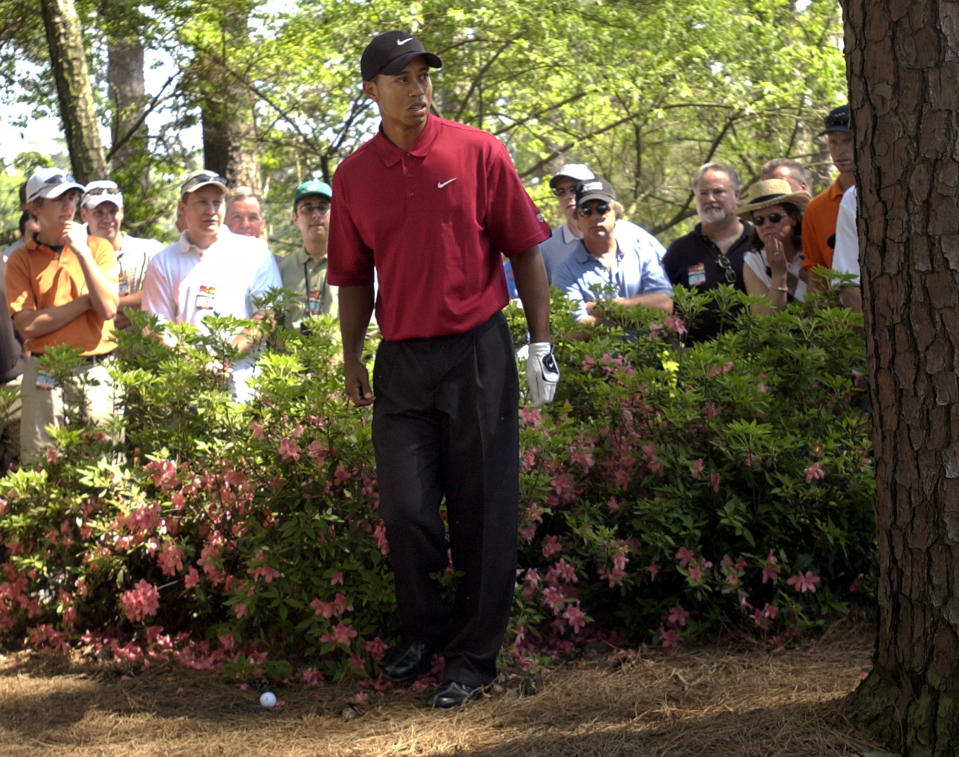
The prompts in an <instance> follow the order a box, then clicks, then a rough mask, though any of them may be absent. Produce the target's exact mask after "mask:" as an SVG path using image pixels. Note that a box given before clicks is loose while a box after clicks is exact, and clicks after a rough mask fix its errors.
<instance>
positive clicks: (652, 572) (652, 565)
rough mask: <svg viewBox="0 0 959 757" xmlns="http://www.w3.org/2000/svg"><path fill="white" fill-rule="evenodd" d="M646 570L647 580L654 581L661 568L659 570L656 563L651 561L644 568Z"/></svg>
mask: <svg viewBox="0 0 959 757" xmlns="http://www.w3.org/2000/svg"><path fill="white" fill-rule="evenodd" d="M646 570H648V571H649V580H650V581H655V580H656V576H657V575H658V574H659V571H660V570H662V568H660V567H659V565H657V564H656V561H655V560H653V561H652V562H651V563H650V564H649V565H647V566H646Z"/></svg>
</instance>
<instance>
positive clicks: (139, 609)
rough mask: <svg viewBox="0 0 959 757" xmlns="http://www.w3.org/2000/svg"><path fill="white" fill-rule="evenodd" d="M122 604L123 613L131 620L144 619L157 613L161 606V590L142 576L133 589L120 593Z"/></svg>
mask: <svg viewBox="0 0 959 757" xmlns="http://www.w3.org/2000/svg"><path fill="white" fill-rule="evenodd" d="M120 604H121V605H122V606H123V614H124V615H126V617H127V618H128V619H129V620H132V621H134V622H135V621H138V620H143V619H144V618H145V617H147V616H152V615H156V611H157V610H158V609H159V607H160V590H159V589H157V587H156V586H154V585H153V584H151V583H148V582H147V581H145V580H144V579H142V578H141V579H140V581H139V583H137V585H136V586H135V587H134V588H133V589H130V590H129V591H125V592H123V593H122V594H121V595H120Z"/></svg>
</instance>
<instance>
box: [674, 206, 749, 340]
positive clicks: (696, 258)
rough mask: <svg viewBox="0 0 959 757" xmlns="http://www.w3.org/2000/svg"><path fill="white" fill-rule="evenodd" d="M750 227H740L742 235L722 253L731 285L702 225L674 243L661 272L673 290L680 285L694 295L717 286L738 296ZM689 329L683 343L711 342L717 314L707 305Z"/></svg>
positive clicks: (718, 324) (742, 288) (717, 324)
mask: <svg viewBox="0 0 959 757" xmlns="http://www.w3.org/2000/svg"><path fill="white" fill-rule="evenodd" d="M751 236H752V226H750V225H749V224H748V223H745V222H744V223H743V233H742V234H741V235H740V236H739V238H738V239H737V240H736V241H735V242H733V244H732V245H730V247H729V250H727V252H726V256H725V257H726V260H728V261H729V266H728V268H729V269H731V270H732V272H733V273H734V274H735V278H734V279H733V281H731V282H730V281H728V280H727V278H726V276H727V274H726V267H725V266H724V265H723V264H722V263H721V262H720V261H721V253H720V251H719V247H717V246H716V243H715V242H713V240H711V239H710V238H709V237H707V236H705V235H704V234H703V232H702V224H696V228H695V229H694V230H693V231H691V232H689V233H688V234H686V235H685V236H682V237H680V238H679V239H677V240H675V241H674V242H673V243H672V244H671V245H669V249H667V250H666V254H665V255H664V256H663V269H664V270H665V271H666V275H667V276H668V277H669V281H670V283H672V284H673V286H676V285H682V286H684V287H686V288H687V289H692V290H694V291H697V292H708V291H709V290H710V289H715V288H716V287H718V286H719V285H720V284H730V283H731V284H732V286H734V287H735V288H736V289H738V290H739V291H741V292H745V291H746V282H745V281H744V280H743V255H744V254H745V253H746V252H747V250H749V247H750V243H749V240H750V237H751ZM686 326H687V328H689V334H688V335H687V342H701V341H704V340H706V339H712V338H713V337H714V336H716V335H717V334H718V333H719V332H720V331H721V330H722V329H721V327H723V326H724V324H722V323H721V322H720V318H719V311H718V309H717V308H716V307H715V306H714V304H710V306H709V307H708V308H707V310H706V312H704V313H702V314H701V315H700V316H699V319H698V322H697V323H696V324H695V325H694V326H692V327H691V328H690V326H689V324H686Z"/></svg>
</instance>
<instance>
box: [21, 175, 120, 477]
mask: <svg viewBox="0 0 959 757" xmlns="http://www.w3.org/2000/svg"><path fill="white" fill-rule="evenodd" d="M82 192H83V185H82V184H78V183H77V182H76V181H75V180H74V179H73V177H71V176H68V175H67V174H66V173H65V172H64V171H61V170H60V169H58V168H38V169H37V170H36V171H34V172H33V175H32V176H31V177H30V179H29V180H28V181H27V192H26V194H27V203H28V206H29V210H30V212H31V213H33V214H34V215H35V216H36V218H37V224H38V226H39V230H38V231H37V232H36V234H35V236H34V240H35V242H36V247H35V248H34V249H32V250H28V249H27V248H25V247H20V248H18V249H16V250H14V251H13V253H12V254H11V256H10V260H9V261H8V264H7V271H6V293H7V302H8V306H9V310H10V313H11V315H12V316H13V322H14V325H15V326H16V328H17V331H18V332H19V334H20V336H21V338H22V339H23V346H24V349H25V350H26V353H27V364H26V367H25V369H24V372H23V377H22V382H21V397H22V411H21V422H20V455H21V460H22V461H23V462H25V463H33V462H35V461H36V460H37V459H38V458H39V457H40V455H41V454H42V453H43V450H44V449H45V448H46V447H47V446H49V444H50V438H49V436H48V435H47V432H46V427H47V426H49V425H53V426H59V425H62V423H63V422H64V408H63V401H64V392H65V391H70V389H69V388H68V387H61V386H59V385H57V384H56V382H55V381H54V379H53V377H52V376H50V375H49V374H48V373H47V372H46V371H45V370H44V369H43V367H42V366H41V364H40V359H41V358H42V356H43V355H44V353H45V352H46V351H47V349H48V348H50V347H53V346H57V345H68V346H71V347H75V348H77V349H79V350H80V354H81V356H82V358H81V363H80V365H79V366H78V368H77V370H76V373H77V374H78V375H79V374H84V375H85V376H86V378H87V379H89V382H85V383H88V384H89V386H88V387H87V388H86V389H85V403H86V410H87V413H88V415H89V416H90V417H91V418H92V419H94V420H98V421H104V420H107V419H108V418H109V417H110V416H111V415H112V414H113V412H114V396H113V386H112V382H111V380H110V376H109V373H108V372H107V370H106V368H105V367H104V365H103V360H104V359H105V358H106V357H107V356H108V355H109V354H110V353H111V352H112V351H113V349H114V348H115V346H116V342H115V341H114V339H113V318H114V316H115V315H116V309H117V303H118V300H119V291H118V284H117V280H118V277H119V266H118V264H117V258H116V254H115V253H114V250H113V246H112V245H111V244H110V243H109V242H108V241H107V240H105V239H100V238H98V237H91V236H88V235H87V230H86V228H85V227H84V226H83V224H81V223H77V222H75V221H74V216H75V215H76V210H77V203H78V201H79V200H80V195H81V193H82ZM77 400H79V398H77Z"/></svg>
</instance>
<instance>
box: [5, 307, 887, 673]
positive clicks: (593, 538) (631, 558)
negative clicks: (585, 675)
mask: <svg viewBox="0 0 959 757" xmlns="http://www.w3.org/2000/svg"><path fill="white" fill-rule="evenodd" d="M723 297H724V298H725V302H726V307H725V310H724V312H725V313H726V316H725V317H727V318H728V319H729V322H730V324H731V326H732V328H730V329H729V330H728V331H727V332H725V333H724V334H723V335H722V336H720V337H719V338H717V339H716V340H715V341H713V342H711V343H707V344H700V345H695V346H686V345H685V344H684V333H685V326H684V322H689V321H690V320H691V319H694V318H696V317H697V315H696V314H697V313H698V312H701V311H702V306H703V302H702V300H701V299H700V298H701V295H696V294H693V293H688V292H683V291H679V292H677V314H676V316H671V317H665V316H664V315H663V314H662V313H654V312H651V311H644V310H641V309H630V310H625V309H622V308H617V307H616V306H614V305H604V306H603V307H602V308H601V310H602V312H603V314H604V323H603V324H602V325H599V326H596V327H591V328H584V327H582V326H578V325H577V324H575V323H574V321H573V319H572V316H571V309H570V307H569V303H567V302H565V301H564V300H563V299H562V298H560V297H557V299H556V300H555V301H554V330H555V332H556V352H557V357H558V359H559V362H560V365H561V370H562V381H561V383H560V388H559V393H558V396H557V400H556V402H555V403H554V404H552V405H549V406H546V407H544V408H539V409H530V408H527V407H523V408H521V410H520V422H521V451H520V452H521V471H522V473H521V517H520V544H521V549H520V567H519V571H518V574H517V588H516V602H515V607H514V617H513V621H512V626H511V632H510V635H509V638H508V640H507V644H506V646H505V647H504V656H505V658H506V659H504V661H505V662H509V663H510V664H515V665H518V666H521V667H522V666H529V665H531V664H533V662H535V661H536V660H537V659H539V657H540V656H541V655H546V656H550V655H556V654H562V653H563V652H564V651H566V650H569V649H571V648H573V647H575V646H576V645H578V644H580V643H582V642H583V641H585V640H587V639H589V638H594V637H599V636H601V637H604V638H606V639H608V640H610V641H611V642H613V643H615V644H630V645H637V644H642V643H646V644H661V645H663V646H672V645H676V644H680V643H683V642H688V641H692V640H694V639H708V638H711V637H714V636H716V635H718V634H725V633H730V632H735V633H738V634H746V635H748V636H750V637H752V638H754V639H756V640H757V641H759V642H760V643H768V644H772V645H776V644H783V643H786V642H787V641H788V640H789V639H790V638H793V637H795V636H797V635H799V634H802V633H803V632H805V631H807V630H809V629H813V628H815V627H816V626H818V625H820V624H822V623H823V622H825V621H826V620H827V619H828V618H829V617H831V616H835V615H837V614H843V613H847V612H858V611H861V609H862V608H868V607H869V606H870V602H871V598H872V587H873V581H874V574H873V565H874V559H873V558H874V533H873V520H872V509H871V506H872V493H873V483H872V471H871V466H870V459H869V455H870V450H869V428H868V414H867V413H866V411H865V409H864V392H863V386H862V376H861V370H862V364H863V361H864V358H863V345H862V339H861V336H860V333H859V332H858V331H857V329H859V328H860V327H861V318H860V317H859V316H857V315H855V314H852V313H850V312H849V311H844V310H839V309H836V308H832V307H829V306H827V305H825V304H821V305H820V306H819V307H815V306H812V305H810V306H801V305H796V306H792V307H791V308H790V309H788V310H787V311H786V312H784V313H780V314H777V315H774V316H771V317H753V316H751V315H749V314H748V308H746V307H744V305H745V304H748V303H747V302H746V301H744V299H743V296H742V295H739V294H736V293H734V292H731V291H725V292H724V293H723ZM508 316H509V318H510V322H511V325H512V327H513V331H514V334H515V338H516V341H517V344H518V345H519V344H521V343H522V342H524V341H525V326H524V322H523V318H522V314H521V312H520V311H519V310H518V309H516V308H511V309H510V310H509V311H508ZM135 325H136V328H135V329H134V330H131V331H127V332H123V333H122V334H121V335H120V345H119V349H118V358H117V364H116V365H115V366H114V368H113V372H114V375H115V377H116V381H117V383H118V385H119V386H120V387H121V389H122V394H123V403H124V406H125V416H124V417H125V421H124V423H123V433H122V434H120V433H117V429H102V428H96V427H91V426H89V425H86V424H84V423H83V422H82V421H81V420H79V418H80V412H79V408H77V409H75V411H74V412H73V413H72V415H73V416H74V422H72V423H71V424H69V425H68V426H67V427H66V428H64V429H61V430H59V431H58V432H56V435H55V440H56V444H55V446H54V447H52V448H51V449H50V450H49V452H48V454H47V456H46V459H45V461H44V462H43V463H42V464H41V465H39V466H37V467H36V468H35V469H30V470H26V469H24V470H19V471H14V472H10V473H8V474H7V475H6V476H5V477H4V478H3V480H2V482H0V495H2V498H0V543H2V547H0V573H2V575H0V639H2V640H3V642H4V643H5V644H7V645H21V644H29V645H32V646H45V647H54V648H57V647H66V646H81V647H83V648H84V649H86V650H88V651H89V652H91V653H92V654H96V655H98V656H100V657H101V658H112V659H127V660H131V661H134V662H137V663H138V664H149V663H150V661H151V660H153V659H155V658H158V657H164V658H169V657H172V658H174V659H176V660H178V661H180V662H182V663H184V664H188V665H193V666H197V667H209V668H216V669H220V670H222V671H224V672H225V673H227V674H230V675H237V676H258V675H269V676H271V677H275V678H279V679H285V678H289V677H296V678H298V679H300V680H304V681H307V682H310V683H319V682H320V681H323V680H338V679H340V678H342V677H344V676H353V677H355V678H358V679H360V680H363V679H368V683H369V685H373V686H380V685H383V684H382V681H381V680H380V679H378V678H376V674H377V664H376V663H377V661H378V659H379V658H380V657H381V656H382V654H383V651H384V650H385V648H386V645H387V643H388V642H390V641H392V640H393V639H394V638H395V636H396V634H397V633H398V630H399V629H398V623H397V619H396V613H395V608H394V605H393V601H394V600H393V586H392V576H391V573H390V568H389V545H388V543H387V540H386V537H385V531H384V528H383V524H382V521H381V520H380V518H379V517H378V514H377V488H376V477H375V469H374V464H373V451H372V444H371V440H370V419H371V417H370V410H369V409H357V408H355V407H352V406H351V405H350V404H349V403H348V402H347V400H346V398H345V396H344V394H343V392H342V389H341V383H342V382H341V375H340V357H339V346H338V344H337V328H336V324H335V322H334V321H333V320H332V319H324V318H320V319H315V320H313V321H312V323H311V327H310V329H308V330H306V331H299V330H297V331H294V330H289V329H285V328H283V327H282V325H280V324H272V325H271V324H264V323H259V324H258V323H253V322H239V323H238V322H235V321H232V320H230V319H224V320H223V321H221V322H218V323H216V324H215V326H216V328H214V329H212V330H211V331H210V332H209V333H205V334H200V333H198V332H197V331H195V330H194V329H192V328H190V327H185V326H176V327H170V326H164V327H161V326H160V325H159V324H156V323H155V322H151V321H150V319H149V318H148V317H147V316H145V315H139V316H136V324H135ZM237 325H245V326H247V327H249V328H253V329H261V330H262V331H263V334H262V337H263V340H262V341H263V343H264V344H265V345H267V347H266V349H264V350H263V352H262V353H261V354H260V356H259V359H258V366H259V367H258V376H257V378H256V379H255V380H254V385H255V388H256V399H255V400H254V401H252V402H250V403H248V404H245V405H242V404H237V403H235V402H232V401H231V400H230V395H229V382H228V380H227V378H228V374H227V372H225V371H224V366H225V365H229V364H230V363H231V362H232V361H234V360H236V358H237V355H236V354H235V351H234V350H233V349H232V348H231V347H230V345H229V341H228V339H227V335H228V333H229V332H230V330H231V329H232V328H235V327H236V326H237ZM144 327H147V328H148V329H149V330H152V331H153V332H154V333H157V334H163V333H165V334H166V339H165V340H160V339H156V338H146V337H143V336H142V335H141V329H143V328H144ZM171 344H172V345H173V346H170V345H171ZM367 357H371V354H369V355H367ZM53 358H54V359H55V360H59V361H64V364H66V365H68V361H69V359H70V356H69V355H55V356H53ZM62 367H63V366H62V365H61V368H62ZM54 368H56V366H54ZM62 375H64V376H65V375H66V371H62ZM442 578H443V580H445V581H451V582H455V580H456V576H455V573H453V572H452V571H450V572H449V573H448V574H447V575H446V576H444V577H442Z"/></svg>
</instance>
